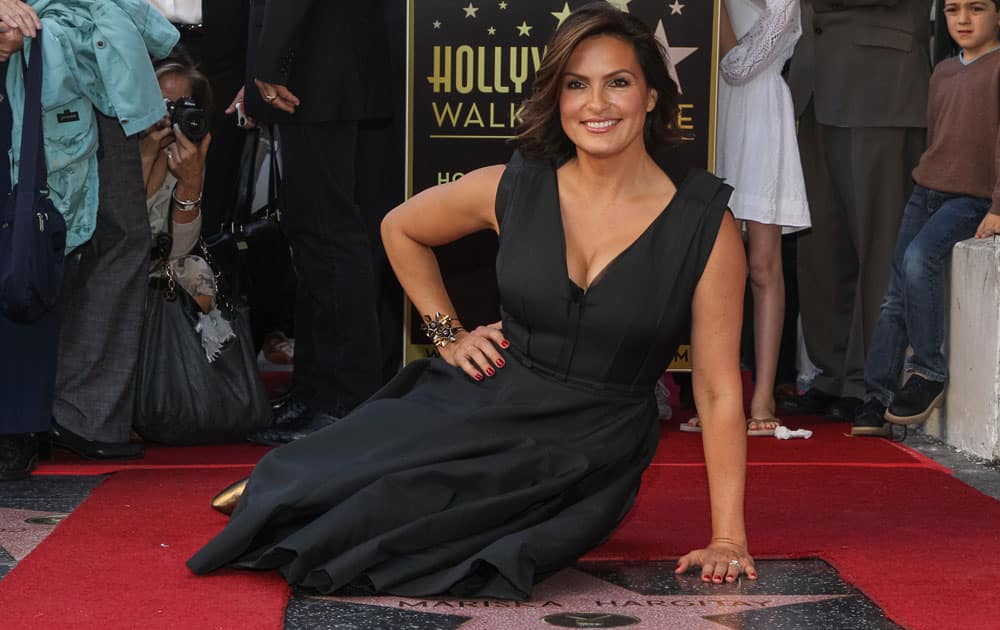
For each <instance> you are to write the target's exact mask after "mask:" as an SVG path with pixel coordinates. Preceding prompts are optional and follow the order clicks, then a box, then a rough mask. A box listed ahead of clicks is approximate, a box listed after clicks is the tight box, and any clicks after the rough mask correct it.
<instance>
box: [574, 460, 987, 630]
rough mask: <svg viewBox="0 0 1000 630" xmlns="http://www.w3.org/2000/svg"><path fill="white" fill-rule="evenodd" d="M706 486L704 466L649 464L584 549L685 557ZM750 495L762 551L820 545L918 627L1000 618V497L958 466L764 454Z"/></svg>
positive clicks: (703, 512)
mask: <svg viewBox="0 0 1000 630" xmlns="http://www.w3.org/2000/svg"><path fill="white" fill-rule="evenodd" d="M706 493H707V487H706V480H705V471H704V469H703V468H694V467H688V466H669V465H665V466H655V467H652V468H650V469H649V470H648V471H647V472H646V475H645V477H644V483H643V488H642V491H641V492H640V494H639V498H638V500H637V503H636V506H635V508H634V509H633V510H632V512H631V513H630V514H629V515H628V516H627V517H626V519H625V522H624V523H623V524H622V526H621V527H620V528H619V529H618V531H616V532H615V534H614V536H613V537H612V538H611V539H610V540H609V541H608V542H607V543H605V544H604V545H602V546H601V547H599V548H598V549H595V550H594V551H592V552H591V553H590V554H588V555H587V557H586V558H587V559H590V560H609V559H622V558H625V559H666V558H676V557H677V556H679V555H682V554H683V553H685V552H686V551H687V550H689V549H691V548H694V547H697V546H701V545H704V544H705V542H706V541H705V536H706V534H707V532H709V511H708V503H707V501H706ZM747 497H748V499H747V528H748V535H749V536H750V540H751V544H752V547H751V552H752V553H753V554H754V555H755V557H757V558H788V557H807V556H818V557H821V558H823V559H825V560H827V561H828V562H830V563H831V564H832V565H833V566H834V567H836V568H837V569H838V570H839V571H840V573H841V574H842V575H843V577H844V579H845V580H846V581H848V582H850V583H852V584H853V585H854V586H856V587H858V588H860V589H861V590H862V591H864V593H865V594H866V595H868V596H869V597H870V598H871V599H873V600H874V601H875V602H876V603H877V604H879V605H880V606H882V608H883V609H884V610H885V612H886V614H887V615H888V616H889V617H891V618H892V619H893V620H894V621H896V622H898V623H900V624H901V625H903V626H904V627H906V628H910V629H911V630H918V629H924V628H926V629H927V630H940V629H941V628H987V627H992V628H996V627H1000V622H997V621H996V620H997V619H1000V598H998V597H997V596H996V593H995V591H994V586H993V585H995V584H996V583H997V581H1000V562H997V561H996V559H997V558H1000V529H998V527H997V523H998V522H1000V502H997V501H995V500H993V499H991V498H990V497H987V496H986V495H984V494H981V493H979V492H978V491H976V490H974V489H972V488H970V487H969V486H967V485H965V484H963V483H962V482H960V481H958V480H957V479H955V478H954V477H952V476H950V475H947V474H944V473H942V472H939V471H937V470H933V469H929V468H924V469H921V468H911V467H907V468H897V469H887V468H870V469H859V468H844V467H838V466H828V467H819V466H810V467H803V466H796V465H789V466H761V467H752V468H750V471H749V475H748V483H747ZM980 560H982V561H980ZM987 620H991V621H987Z"/></svg>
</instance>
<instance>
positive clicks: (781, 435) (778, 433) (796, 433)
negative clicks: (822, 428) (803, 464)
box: [774, 426, 813, 440]
mask: <svg viewBox="0 0 1000 630" xmlns="http://www.w3.org/2000/svg"><path fill="white" fill-rule="evenodd" d="M812 435H813V432H812V431H809V430H808V429H794V430H793V429H789V428H788V427H786V426H779V427H778V428H777V429H775V430H774V437H776V438H778V439H779V440H790V439H792V438H803V439H806V440H808V439H809V438H811V437H812Z"/></svg>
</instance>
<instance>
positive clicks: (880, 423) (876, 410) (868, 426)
mask: <svg viewBox="0 0 1000 630" xmlns="http://www.w3.org/2000/svg"><path fill="white" fill-rule="evenodd" d="M884 416H885V405H883V404H882V403H880V402H879V401H877V400H875V399H874V398H873V399H871V400H866V401H865V402H864V403H863V404H862V405H861V409H860V410H859V411H858V413H857V414H856V415H855V417H854V421H853V422H851V435H853V436H856V437H867V436H874V437H889V436H890V435H891V434H892V427H890V426H889V423H888V422H886V421H885V417H884Z"/></svg>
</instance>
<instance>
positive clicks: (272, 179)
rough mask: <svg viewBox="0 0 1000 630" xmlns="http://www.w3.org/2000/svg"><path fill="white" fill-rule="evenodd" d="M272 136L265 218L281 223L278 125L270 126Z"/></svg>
mask: <svg viewBox="0 0 1000 630" xmlns="http://www.w3.org/2000/svg"><path fill="white" fill-rule="evenodd" d="M269 129H270V135H271V146H270V152H271V159H270V160H269V161H270V167H271V168H270V174H269V176H268V179H267V211H266V212H265V216H268V217H270V216H273V217H274V218H275V219H277V220H278V221H281V202H280V196H281V167H280V166H278V139H277V138H278V135H277V133H275V131H276V125H270V127H269Z"/></svg>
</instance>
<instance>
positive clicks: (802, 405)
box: [779, 387, 838, 416]
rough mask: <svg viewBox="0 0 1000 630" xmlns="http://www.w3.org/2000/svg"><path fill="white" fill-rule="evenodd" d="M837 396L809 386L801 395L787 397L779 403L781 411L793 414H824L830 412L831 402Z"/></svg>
mask: <svg viewBox="0 0 1000 630" xmlns="http://www.w3.org/2000/svg"><path fill="white" fill-rule="evenodd" d="M837 400H838V398H837V397H836V396H834V395H833V394H827V393H826V392H823V391H820V390H818V389H816V388H815V387H811V388H809V389H808V390H806V392H805V393H804V394H802V395H801V396H795V397H794V398H787V399H785V400H783V401H781V403H780V404H779V408H780V409H781V410H782V411H787V412H788V413H793V414H802V415H816V416H826V415H829V414H830V410H831V408H832V407H833V404H834V403H835V402H837Z"/></svg>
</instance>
